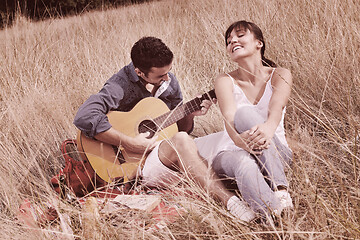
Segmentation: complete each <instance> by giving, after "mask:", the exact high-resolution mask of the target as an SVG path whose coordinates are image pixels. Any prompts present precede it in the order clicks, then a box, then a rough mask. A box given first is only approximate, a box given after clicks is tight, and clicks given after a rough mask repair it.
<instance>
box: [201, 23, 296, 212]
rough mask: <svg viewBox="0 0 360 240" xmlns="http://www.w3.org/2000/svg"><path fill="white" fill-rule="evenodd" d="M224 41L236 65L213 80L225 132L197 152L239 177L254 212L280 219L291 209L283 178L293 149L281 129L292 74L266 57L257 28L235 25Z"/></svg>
mask: <svg viewBox="0 0 360 240" xmlns="http://www.w3.org/2000/svg"><path fill="white" fill-rule="evenodd" d="M225 42H226V51H227V53H228V54H229V56H230V58H231V60H232V61H234V62H235V63H237V65H238V68H237V69H235V70H234V71H232V72H230V73H225V74H220V75H219V76H218V77H217V78H216V80H215V91H216V95H217V101H218V103H219V106H220V110H221V113H222V115H223V118H224V122H225V131H223V132H221V133H216V134H213V136H211V135H210V136H206V137H204V138H203V139H201V138H200V139H198V140H197V145H198V149H199V152H200V154H201V155H203V156H204V157H205V158H207V159H208V160H210V161H211V164H212V167H213V169H214V170H215V172H216V173H217V174H218V175H219V176H222V177H230V178H235V180H236V183H237V187H238V189H239V191H240V193H241V195H242V197H243V198H244V200H245V201H246V202H247V203H248V204H249V206H250V208H251V209H252V210H253V211H255V212H257V213H260V214H262V215H263V216H264V215H265V216H269V215H271V214H276V215H279V214H280V213H281V211H282V210H283V209H284V208H287V207H292V206H293V205H292V200H291V198H290V195H289V193H288V192H287V189H288V182H287V180H286V176H285V173H284V167H285V164H289V163H290V161H291V150H290V149H289V147H288V144H287V142H286V139H285V131H284V126H283V120H284V113H285V106H286V104H287V102H288V99H289V96H290V92H291V85H292V77H291V73H290V71H289V70H287V69H284V68H279V67H276V65H275V63H273V62H272V61H270V60H268V59H266V58H265V57H264V53H265V42H264V39H263V35H262V32H261V30H260V28H259V27H258V26H256V25H255V24H254V23H251V22H246V21H238V22H235V23H233V24H232V25H231V26H230V27H229V28H228V29H227V31H226V33H225ZM210 142H211V143H212V144H210ZM214 144H215V147H214ZM210 145H211V146H212V151H210V150H209V146H210ZM211 154H212V156H211Z"/></svg>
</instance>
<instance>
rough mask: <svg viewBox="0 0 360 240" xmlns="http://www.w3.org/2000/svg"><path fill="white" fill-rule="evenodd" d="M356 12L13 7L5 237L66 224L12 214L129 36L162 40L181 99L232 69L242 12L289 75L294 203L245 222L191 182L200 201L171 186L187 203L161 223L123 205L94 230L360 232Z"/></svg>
mask: <svg viewBox="0 0 360 240" xmlns="http://www.w3.org/2000/svg"><path fill="white" fill-rule="evenodd" d="M359 12H360V5H359V4H358V3H357V1H354V0H345V1H340V0H319V1H309V0H294V1H287V2H284V1H281V0H270V1H260V0H243V1H240V0H238V1H226V0H223V1H220V0H218V1H216V0H207V1H205V0H199V1H190V0H188V1H187V0H183V1H182V0H174V1H160V2H153V3H147V4H142V5H135V6H130V7H127V8H120V9H114V10H108V11H104V12H92V13H87V14H85V15H83V16H76V17H71V18H64V19H50V20H47V21H43V22H38V23H32V22H30V21H28V20H27V19H24V18H22V17H19V18H18V21H17V22H16V24H15V25H14V26H13V27H11V28H8V29H5V30H2V31H1V32H0V46H1V48H0V55H1V66H0V76H1V83H0V84H1V88H0V108H1V115H0V120H1V125H0V129H1V131H0V144H1V148H0V160H1V162H0V206H1V211H0V219H1V220H0V229H1V232H2V237H3V238H4V239H24V238H27V239H39V238H45V239H53V238H55V237H56V236H57V237H58V238H60V236H62V237H63V238H66V236H67V235H66V234H65V233H66V230H64V228H59V227H58V229H57V230H56V229H53V230H52V231H53V232H51V231H50V230H47V231H45V230H43V231H40V232H34V231H30V230H29V229H27V228H25V227H23V226H22V225H18V224H17V223H16V221H15V220H16V213H17V210H18V207H19V204H20V203H21V202H22V201H23V199H24V198H30V199H31V200H33V201H36V202H37V203H39V204H40V203H45V202H47V201H53V198H54V195H53V193H52V190H51V189H50V187H49V184H48V183H49V178H50V177H51V176H53V175H54V174H55V173H56V172H57V171H58V170H59V169H60V168H61V162H62V159H61V157H60V154H59V151H58V149H59V144H60V143H61V142H62V141H63V140H64V139H66V138H73V137H75V134H76V129H75V127H74V126H73V125H72V120H73V117H74V114H75V112H76V110H77V108H78V107H79V105H80V104H81V103H82V102H83V101H84V100H85V99H86V98H87V97H88V96H89V95H90V94H92V93H95V92H97V91H98V90H99V89H100V88H101V86H102V84H103V83H104V82H105V80H107V79H108V78H109V77H110V76H111V75H112V74H113V73H115V72H117V71H118V70H119V69H120V68H121V67H122V66H123V65H125V64H127V63H128V62H129V61H130V58H129V51H130V48H131V46H132V44H133V43H134V42H135V41H136V40H138V39H139V38H140V37H142V36H145V35H152V36H156V37H160V38H161V39H163V40H164V42H165V43H166V44H167V45H169V46H170V48H171V49H172V50H173V52H174V53H175V62H174V66H173V70H174V72H175V74H176V75H177V76H178V79H179V80H180V82H181V85H182V88H183V91H184V93H185V94H184V95H185V98H186V99H190V98H192V97H193V96H195V95H196V94H197V93H202V92H205V91H208V90H209V89H211V88H213V80H214V77H215V76H216V75H217V74H218V73H220V72H224V71H228V70H230V69H233V68H234V65H232V64H231V63H230V62H229V60H228V58H227V56H226V54H225V49H224V41H223V32H224V31H225V29H226V27H227V26H228V25H229V24H230V23H232V22H233V21H236V20H241V19H247V20H250V21H253V22H255V23H257V24H258V25H259V26H260V27H261V28H262V29H263V31H264V35H265V39H266V41H267V56H268V57H269V58H270V59H273V60H275V61H276V62H277V63H279V65H281V66H284V67H286V68H289V69H291V71H292V73H293V77H294V87H293V94H292V97H291V101H290V103H289V104H288V113H287V118H286V128H287V132H288V137H289V138H290V139H292V140H291V145H292V147H293V150H294V153H295V157H294V165H293V168H292V169H291V171H289V180H290V183H291V194H292V196H293V199H294V204H295V209H294V210H293V211H292V212H290V213H289V214H288V216H286V217H284V218H283V219H281V222H280V226H278V227H276V228H269V227H266V226H263V225H259V224H252V225H250V226H244V225H242V224H240V223H239V222H238V221H236V220H235V219H233V218H231V217H230V216H229V214H228V213H227V212H226V211H225V210H224V209H223V208H222V207H220V206H219V205H217V204H216V203H215V202H213V201H212V200H210V198H209V197H208V195H207V193H206V192H203V191H201V190H200V189H199V188H197V187H196V186H193V187H190V189H191V190H192V191H195V192H197V193H198V195H199V196H200V199H195V200H194V199H192V198H191V197H189V196H188V195H186V194H182V195H181V196H180V197H179V198H178V199H177V201H178V204H181V205H183V206H184V207H185V208H186V209H187V214H186V215H184V217H183V218H182V219H180V220H179V221H177V222H176V223H174V224H172V225H169V226H168V227H167V228H165V229H163V230H161V231H158V232H149V231H146V227H145V226H143V225H141V224H140V225H139V224H133V223H132V222H131V221H132V218H131V217H129V216H130V215H129V214H130V213H124V220H123V222H121V223H120V224H119V225H118V226H117V227H115V226H112V225H111V224H109V223H108V222H106V221H102V222H100V223H97V224H100V226H101V227H100V228H98V229H100V230H99V233H98V235H97V236H94V238H102V239H359V238H360V190H359V189H360V188H359V176H360V170H359V164H360V162H359V160H360V159H359V141H360V139H359V137H356V136H359V135H358V134H359V125H360V123H359V122H360V121H359V120H360V105H359V102H360V97H359V95H360V94H359V90H358V88H357V87H358V86H359V83H360V80H359V76H360V64H359V57H358V55H359V49H360V48H359V45H360V32H359V22H360V17H359V14H358V13H359ZM221 129H222V122H221V118H220V116H219V111H218V108H217V107H215V108H213V110H212V111H211V112H210V114H209V115H208V116H206V117H201V118H199V119H198V120H197V125H196V129H195V133H194V134H195V135H197V136H200V135H204V134H206V133H211V132H215V131H218V130H221ZM190 186H191V185H190ZM182 190H184V189H181V188H179V191H180V192H181V191H182ZM184 192H186V191H184ZM57 207H58V210H59V211H60V212H61V213H63V214H64V216H66V215H69V216H71V219H72V225H71V226H72V231H73V234H74V235H75V236H77V237H78V238H79V239H85V237H84V235H83V234H84V233H83V230H84V226H82V223H81V221H80V219H81V216H82V215H83V213H82V212H81V211H80V210H79V209H77V208H76V207H74V206H71V205H69V204H66V203H59V204H58V206H57ZM126 214H128V215H126ZM140 217H141V218H143V219H145V220H146V216H140ZM145 220H144V221H145ZM129 224H131V226H133V227H132V228H129ZM56 231H58V232H59V233H57V234H56V233H55V232H56ZM61 233H62V235H61ZM70 235H71V234H70Z"/></svg>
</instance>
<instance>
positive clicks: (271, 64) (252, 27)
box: [225, 20, 276, 67]
mask: <svg viewBox="0 0 360 240" xmlns="http://www.w3.org/2000/svg"><path fill="white" fill-rule="evenodd" d="M242 28H244V29H248V30H249V31H250V32H252V33H253V34H254V36H255V38H256V39H257V40H259V41H261V42H262V43H263V46H262V48H261V60H262V64H263V65H264V66H269V67H276V63H274V62H273V61H271V60H270V59H267V58H266V57H265V56H264V54H265V41H264V36H263V34H262V31H261V29H260V28H259V27H258V26H257V25H256V24H255V23H252V22H247V21H244V20H243V21H237V22H234V23H233V24H231V25H230V27H228V29H227V30H226V32H225V44H226V46H227V45H228V41H227V40H228V38H229V37H230V34H231V32H232V30H234V29H242Z"/></svg>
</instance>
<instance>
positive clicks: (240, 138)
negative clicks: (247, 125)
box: [234, 130, 264, 155]
mask: <svg viewBox="0 0 360 240" xmlns="http://www.w3.org/2000/svg"><path fill="white" fill-rule="evenodd" d="M250 138H251V135H250V130H248V131H245V132H243V133H240V134H237V136H236V139H235V141H234V143H235V145H236V146H238V147H240V148H242V149H244V150H245V151H247V152H249V153H251V154H255V155H259V154H261V153H262V151H263V150H264V149H260V148H256V147H251V146H250V144H249V142H250V140H249V139H250Z"/></svg>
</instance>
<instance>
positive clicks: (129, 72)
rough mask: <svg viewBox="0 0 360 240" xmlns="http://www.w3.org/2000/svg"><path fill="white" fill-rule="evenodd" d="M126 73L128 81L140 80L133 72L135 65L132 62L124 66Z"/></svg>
mask: <svg viewBox="0 0 360 240" xmlns="http://www.w3.org/2000/svg"><path fill="white" fill-rule="evenodd" d="M126 74H127V75H128V77H129V79H130V81H132V82H138V81H140V79H139V76H138V75H137V74H136V72H135V67H134V64H133V63H132V62H131V63H130V64H129V65H127V66H126Z"/></svg>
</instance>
